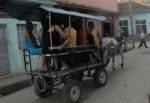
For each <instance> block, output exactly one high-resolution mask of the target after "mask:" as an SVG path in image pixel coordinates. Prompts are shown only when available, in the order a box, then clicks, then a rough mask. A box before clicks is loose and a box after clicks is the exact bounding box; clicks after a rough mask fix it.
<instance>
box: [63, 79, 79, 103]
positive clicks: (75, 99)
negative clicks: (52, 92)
mask: <svg viewBox="0 0 150 103" xmlns="http://www.w3.org/2000/svg"><path fill="white" fill-rule="evenodd" d="M62 93H63V94H62V95H63V100H64V103H80V99H81V84H80V82H79V81H77V80H71V81H69V82H67V83H66V84H65V86H64V88H63V91H62Z"/></svg>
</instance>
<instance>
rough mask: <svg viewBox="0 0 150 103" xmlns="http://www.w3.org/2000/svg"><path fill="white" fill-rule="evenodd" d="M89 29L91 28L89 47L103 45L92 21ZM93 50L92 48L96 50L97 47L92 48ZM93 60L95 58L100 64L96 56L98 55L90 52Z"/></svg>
mask: <svg viewBox="0 0 150 103" xmlns="http://www.w3.org/2000/svg"><path fill="white" fill-rule="evenodd" d="M88 28H89V31H88V43H89V45H92V46H94V45H95V46H97V47H98V46H100V43H101V39H100V36H99V34H98V33H97V31H96V29H95V27H94V23H93V22H92V21H90V22H89V23H88ZM90 48H91V49H92V48H95V47H90ZM90 54H91V56H92V58H94V59H95V60H96V61H97V62H99V61H100V60H99V58H98V57H97V56H96V54H95V53H94V52H90Z"/></svg>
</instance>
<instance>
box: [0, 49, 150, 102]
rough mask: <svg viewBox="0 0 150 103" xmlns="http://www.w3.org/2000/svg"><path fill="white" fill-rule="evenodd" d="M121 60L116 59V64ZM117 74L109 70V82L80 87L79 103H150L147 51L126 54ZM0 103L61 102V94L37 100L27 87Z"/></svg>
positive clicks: (149, 56) (87, 82)
mask: <svg viewBox="0 0 150 103" xmlns="http://www.w3.org/2000/svg"><path fill="white" fill-rule="evenodd" d="M119 60H120V59H117V62H119ZM116 67H117V69H118V70H117V71H116V72H112V70H111V67H110V65H109V66H108V67H107V70H108V78H109V79H108V83H107V85H106V86H105V87H103V88H96V87H95V85H94V83H93V80H92V79H86V80H84V82H83V84H82V88H83V96H82V103H150V102H149V99H148V95H149V94H150V49H149V48H148V49H134V50H132V51H130V52H128V53H126V54H125V66H124V68H120V66H119V63H117V64H116ZM0 103H62V97H61V92H57V93H55V94H53V95H52V96H51V97H48V98H46V99H40V98H39V97H37V96H36V95H35V94H34V92H33V88H32V87H30V88H26V89H23V90H21V91H18V92H16V93H13V94H10V95H8V96H5V97H0Z"/></svg>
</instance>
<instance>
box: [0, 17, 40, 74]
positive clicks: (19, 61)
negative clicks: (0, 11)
mask: <svg viewBox="0 0 150 103" xmlns="http://www.w3.org/2000/svg"><path fill="white" fill-rule="evenodd" d="M20 23H21V24H25V22H23V21H22V22H21V21H18V20H16V19H10V18H9V19H7V18H0V24H4V25H6V37H7V41H8V53H9V61H10V71H11V73H17V72H24V64H23V55H22V51H21V50H19V49H18V36H17V35H18V34H17V26H16V25H17V24H20ZM32 58H33V59H32V60H33V61H32V62H33V64H34V65H33V68H37V67H38V64H37V63H38V62H37V60H38V57H37V56H33V57H32Z"/></svg>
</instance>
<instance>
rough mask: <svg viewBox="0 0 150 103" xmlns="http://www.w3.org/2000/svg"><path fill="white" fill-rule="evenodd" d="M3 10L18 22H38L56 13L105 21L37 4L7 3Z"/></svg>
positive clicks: (101, 17) (103, 18) (98, 17)
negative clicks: (44, 16)
mask: <svg viewBox="0 0 150 103" xmlns="http://www.w3.org/2000/svg"><path fill="white" fill-rule="evenodd" d="M4 9H5V10H6V11H7V12H8V13H9V14H10V15H11V16H13V17H14V18H17V19H19V20H30V21H40V20H41V17H42V16H43V15H45V14H48V13H57V14H63V15H71V16H77V17H82V18H89V19H94V20H98V21H103V20H105V18H106V17H104V16H92V15H88V14H81V13H78V12H73V11H66V10H63V9H58V8H52V7H46V6H40V5H39V4H32V3H22V2H14V1H13V2H8V3H7V4H6V5H5V6H4Z"/></svg>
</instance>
